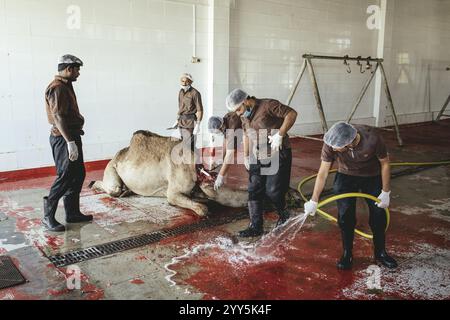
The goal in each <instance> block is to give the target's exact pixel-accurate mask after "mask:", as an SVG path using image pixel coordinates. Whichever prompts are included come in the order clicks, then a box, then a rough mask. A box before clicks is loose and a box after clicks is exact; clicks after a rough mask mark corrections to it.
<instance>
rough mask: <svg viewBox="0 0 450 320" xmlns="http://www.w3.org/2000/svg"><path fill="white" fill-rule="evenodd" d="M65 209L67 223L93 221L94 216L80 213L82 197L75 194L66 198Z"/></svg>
mask: <svg viewBox="0 0 450 320" xmlns="http://www.w3.org/2000/svg"><path fill="white" fill-rule="evenodd" d="M64 209H65V210H66V222H68V223H80V222H89V221H92V219H93V217H92V215H90V214H89V215H84V214H82V213H81V212H80V195H79V194H74V195H70V196H66V197H64Z"/></svg>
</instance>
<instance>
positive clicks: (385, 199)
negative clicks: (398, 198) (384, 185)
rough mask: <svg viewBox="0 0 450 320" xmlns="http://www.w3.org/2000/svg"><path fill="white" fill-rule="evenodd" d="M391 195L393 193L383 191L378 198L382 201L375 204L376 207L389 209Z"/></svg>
mask: <svg viewBox="0 0 450 320" xmlns="http://www.w3.org/2000/svg"><path fill="white" fill-rule="evenodd" d="M390 195H391V192H390V191H389V192H385V191H383V190H381V193H380V195H379V196H378V199H380V200H381V202H375V205H377V206H378V208H381V209H386V208H387V207H389V203H390V201H391V200H390Z"/></svg>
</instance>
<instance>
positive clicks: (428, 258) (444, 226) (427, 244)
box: [168, 122, 450, 300]
mask: <svg viewBox="0 0 450 320" xmlns="http://www.w3.org/2000/svg"><path fill="white" fill-rule="evenodd" d="M401 132H402V137H403V141H404V144H405V146H404V147H403V148H399V147H398V146H397V141H396V139H395V136H394V134H393V133H392V132H383V136H384V138H385V140H386V142H387V144H388V145H389V149H390V151H391V158H392V159H393V160H394V161H438V160H448V159H450V149H449V148H448V146H449V142H450V126H449V125H448V122H445V123H443V124H441V125H436V124H423V125H420V126H406V127H403V128H402V131H401ZM293 150H294V165H293V170H292V171H293V179H292V180H294V181H295V183H297V182H298V181H299V180H300V177H305V176H307V175H311V174H314V173H316V172H315V171H316V170H317V169H318V167H319V165H320V161H318V160H317V159H318V158H319V155H320V150H321V144H320V143H318V142H316V141H313V140H304V139H301V140H300V139H295V140H294V141H293ZM404 156H408V157H407V158H403V157H404ZM232 170H233V176H234V177H235V178H236V179H234V180H233V182H234V183H235V184H236V186H242V185H243V184H245V175H244V174H240V168H238V167H233V169H232ZM449 175H450V170H449V169H448V168H447V169H446V171H445V177H446V178H447V179H446V180H445V181H446V182H444V183H443V184H441V185H433V186H430V188H433V190H435V192H434V193H435V194H437V195H439V194H441V196H442V198H443V199H444V200H443V201H442V202H445V201H447V202H448V201H449V200H450V192H449V190H450V189H449V186H448V184H449V181H448V180H449V179H448V177H449ZM393 183H395V182H393ZM409 196H410V197H413V198H414V201H411V202H413V203H416V204H418V203H419V204H420V202H421V201H423V202H426V201H427V200H428V199H427V198H426V197H424V196H422V195H421V194H420V193H419V194H416V195H414V196H411V195H409ZM437 198H439V196H437ZM393 202H394V203H395V199H394V200H393ZM404 202H408V201H407V199H406V201H405V200H404ZM440 203H441V202H440ZM413 210H414V208H413ZM420 210H421V209H418V212H419V213H416V214H414V215H409V214H403V212H401V211H399V210H396V208H395V206H394V208H393V209H392V210H391V226H390V229H389V231H388V235H387V248H388V251H389V250H390V251H392V252H393V256H395V257H396V258H397V260H398V261H399V262H400V264H401V266H400V267H399V269H398V270H396V271H390V270H388V269H385V268H381V269H380V270H381V281H382V289H383V290H373V288H370V287H368V286H367V284H366V279H367V277H368V273H367V272H368V270H370V269H368V267H369V266H371V265H374V261H373V258H372V255H373V252H372V244H371V241H370V240H367V239H363V238H361V237H359V236H357V235H356V236H355V245H354V246H355V248H354V266H353V270H350V271H339V270H337V268H336V266H335V265H336V261H337V260H338V259H339V257H340V254H341V244H340V241H341V240H340V232H339V229H338V228H337V226H335V225H332V224H331V223H330V222H325V224H329V226H328V227H327V226H324V227H322V228H314V227H311V226H308V225H305V227H304V228H303V229H302V230H301V232H300V233H298V234H297V236H296V237H295V238H294V240H293V241H292V242H290V243H289V245H286V246H280V247H278V248H276V250H274V251H271V252H270V255H272V258H270V259H268V261H257V262H250V263H244V264H239V265H236V263H233V258H234V259H235V258H236V257H233V256H232V255H233V253H230V249H229V248H227V247H219V246H213V247H209V248H207V249H205V250H204V252H203V253H202V252H199V253H197V254H193V255H191V256H188V257H187V258H185V259H182V260H180V261H179V262H178V264H177V265H174V266H172V267H171V269H172V270H175V271H178V273H179V274H178V275H177V276H176V277H175V278H174V281H175V282H177V283H180V284H183V283H184V284H189V285H191V286H193V287H195V288H197V289H198V290H199V291H200V292H203V293H204V294H205V295H204V299H227V300H229V299H231V300H241V299H242V300H247V299H257V300H259V299H262V300H265V299H282V300H285V299H289V300H291V299H351V298H355V299H449V298H450V272H449V270H450V260H449V258H450V254H449V252H450V251H449V248H450V246H449V245H450V243H449V236H450V220H443V219H439V218H436V217H433V216H430V215H429V214H427V212H426V210H424V212H423V213H422V214H421V213H420V212H421V211H420ZM442 210H444V211H446V212H443V214H446V215H449V214H450V212H448V206H446V207H444V209H442ZM330 211H331V212H334V214H335V210H334V209H332V208H331V209H330ZM319 219H322V218H319ZM361 220H364V219H361ZM321 224H322V225H323V224H324V223H323V222H322V223H321ZM360 224H361V225H364V224H367V222H366V221H365V222H364V221H363V223H360ZM422 226H426V230H421V227H422ZM437 231H439V232H437ZM217 236H218V235H217V232H214V231H211V234H207V233H201V234H193V235H185V236H181V237H178V238H175V239H171V240H169V241H168V242H171V243H173V242H174V243H177V244H185V245H186V246H187V247H188V248H190V249H195V248H198V247H199V244H202V243H203V244H204V243H208V242H209V243H214V239H217ZM200 246H201V245H200ZM438 252H439V253H438ZM238 254H240V253H238ZM420 255H422V256H424V257H425V258H424V259H423V260H424V261H422V260H421V259H420ZM439 255H442V256H444V257H445V258H446V259H447V260H445V262H444V265H442V264H440V263H439V262H433V261H434V260H433V259H434V258H435V257H436V256H437V259H438V260H439V259H440V256H439ZM417 257H419V258H417ZM414 259H416V260H414ZM192 266H195V267H196V268H194V269H195V270H198V271H197V272H195V273H193V274H184V273H183V270H185V269H186V268H188V267H192ZM443 267H444V268H443ZM191 269H192V268H191ZM445 269H447V270H445ZM420 272H423V275H421V274H420ZM417 278H419V280H418V279H417ZM436 281H437V283H434V282H436ZM439 281H441V283H439Z"/></svg>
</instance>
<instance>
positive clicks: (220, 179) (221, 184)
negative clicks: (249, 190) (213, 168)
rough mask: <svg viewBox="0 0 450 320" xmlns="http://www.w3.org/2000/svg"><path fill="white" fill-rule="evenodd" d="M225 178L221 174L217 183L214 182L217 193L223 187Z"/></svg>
mask: <svg viewBox="0 0 450 320" xmlns="http://www.w3.org/2000/svg"><path fill="white" fill-rule="evenodd" d="M223 178H224V177H223V176H222V175H220V174H219V175H218V176H217V179H216V182H214V190H216V191H217V190H219V188H220V187H221V186H223Z"/></svg>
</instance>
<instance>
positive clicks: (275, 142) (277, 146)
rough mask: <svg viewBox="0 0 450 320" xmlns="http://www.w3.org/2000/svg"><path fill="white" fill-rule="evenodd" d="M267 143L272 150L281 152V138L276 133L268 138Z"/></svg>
mask: <svg viewBox="0 0 450 320" xmlns="http://www.w3.org/2000/svg"><path fill="white" fill-rule="evenodd" d="M269 143H270V147H271V148H272V150H274V151H278V150H281V149H282V148H283V137H282V136H280V133H279V132H277V133H275V134H274V135H273V136H269Z"/></svg>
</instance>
